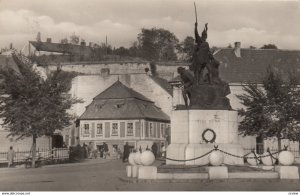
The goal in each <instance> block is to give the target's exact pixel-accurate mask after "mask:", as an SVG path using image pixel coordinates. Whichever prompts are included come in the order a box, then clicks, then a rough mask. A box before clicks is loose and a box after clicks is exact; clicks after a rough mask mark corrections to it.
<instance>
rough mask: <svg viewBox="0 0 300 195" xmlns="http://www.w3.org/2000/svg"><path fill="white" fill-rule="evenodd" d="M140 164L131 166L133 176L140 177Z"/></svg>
mask: <svg viewBox="0 0 300 195" xmlns="http://www.w3.org/2000/svg"><path fill="white" fill-rule="evenodd" d="M139 168H140V165H132V166H131V177H138V174H139Z"/></svg>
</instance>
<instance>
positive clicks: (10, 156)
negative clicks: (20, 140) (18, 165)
mask: <svg viewBox="0 0 300 195" xmlns="http://www.w3.org/2000/svg"><path fill="white" fill-rule="evenodd" d="M15 157H16V153H15V151H14V149H13V147H12V146H10V147H9V150H8V152H7V160H8V168H10V167H13V165H14V158H15Z"/></svg>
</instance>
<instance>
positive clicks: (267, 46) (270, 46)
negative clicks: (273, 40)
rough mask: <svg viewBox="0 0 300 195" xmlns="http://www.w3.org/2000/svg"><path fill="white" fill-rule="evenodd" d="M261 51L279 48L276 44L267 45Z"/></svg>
mask: <svg viewBox="0 0 300 195" xmlns="http://www.w3.org/2000/svg"><path fill="white" fill-rule="evenodd" d="M260 49H278V48H277V46H276V45H274V44H267V45H264V46H262V47H261V48H260Z"/></svg>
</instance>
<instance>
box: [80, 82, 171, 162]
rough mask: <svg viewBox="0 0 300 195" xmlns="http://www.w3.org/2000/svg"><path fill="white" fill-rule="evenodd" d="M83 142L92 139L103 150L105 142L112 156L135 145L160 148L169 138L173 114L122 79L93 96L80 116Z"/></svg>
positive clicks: (135, 147) (95, 145)
mask: <svg viewBox="0 0 300 195" xmlns="http://www.w3.org/2000/svg"><path fill="white" fill-rule="evenodd" d="M79 121H80V124H79V132H78V134H79V140H80V143H81V144H83V143H85V144H89V143H91V144H92V145H93V147H94V149H98V150H101V148H102V147H103V144H104V143H106V144H107V145H108V148H109V153H110V155H111V157H112V158H115V157H116V156H117V151H118V150H120V151H121V152H123V147H124V145H125V144H126V142H128V144H129V145H130V146H131V148H132V149H136V150H139V149H141V150H143V151H144V150H146V149H147V148H149V149H151V147H152V145H153V144H156V145H157V147H158V148H159V147H160V145H161V144H162V143H165V141H166V131H167V129H168V128H169V126H170V118H169V116H168V115H167V114H166V113H164V112H163V111H162V110H161V108H159V107H157V106H156V105H155V104H154V102H153V101H151V100H149V99H148V98H146V97H145V96H143V95H141V94H140V93H138V92H136V91H134V90H132V89H131V88H128V87H127V86H125V85H124V84H122V83H121V82H120V81H119V80H118V81H116V82H115V83H114V84H112V85H111V86H110V87H108V88H107V89H106V90H104V91H103V92H101V93H100V94H99V95H97V96H96V97H94V99H93V101H92V102H91V104H89V105H88V106H87V107H86V110H85V112H84V113H83V114H82V115H81V116H80V118H79Z"/></svg>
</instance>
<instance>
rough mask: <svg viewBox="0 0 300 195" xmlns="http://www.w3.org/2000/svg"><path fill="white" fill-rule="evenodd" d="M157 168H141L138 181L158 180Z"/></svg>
mask: <svg viewBox="0 0 300 195" xmlns="http://www.w3.org/2000/svg"><path fill="white" fill-rule="evenodd" d="M156 178H157V167H155V166H141V167H140V168H139V173H138V179H156Z"/></svg>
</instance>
